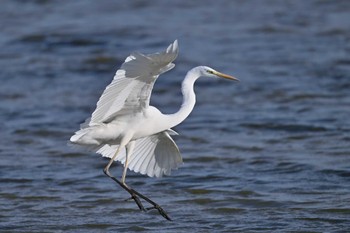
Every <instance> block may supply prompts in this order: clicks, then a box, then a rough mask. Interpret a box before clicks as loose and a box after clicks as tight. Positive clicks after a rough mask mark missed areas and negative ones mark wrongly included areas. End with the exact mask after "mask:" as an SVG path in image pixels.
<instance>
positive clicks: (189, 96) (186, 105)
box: [166, 67, 201, 129]
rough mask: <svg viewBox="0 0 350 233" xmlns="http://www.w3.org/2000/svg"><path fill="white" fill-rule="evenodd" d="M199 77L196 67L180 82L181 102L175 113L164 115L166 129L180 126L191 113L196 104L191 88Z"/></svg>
mask: <svg viewBox="0 0 350 233" xmlns="http://www.w3.org/2000/svg"><path fill="white" fill-rule="evenodd" d="M200 76H201V74H200V72H199V69H198V68H197V67H195V68H193V69H191V70H190V71H188V72H187V74H186V77H185V79H184V80H183V81H182V87H181V91H182V95H183V100H182V104H181V107H180V109H179V111H177V112H176V113H173V114H167V115H166V121H167V122H166V124H167V128H168V129H170V128H172V127H174V126H176V125H178V124H180V123H181V122H182V121H184V120H185V119H186V118H187V117H188V115H190V113H191V112H192V110H193V108H194V105H195V104H196V94H195V93H194V90H193V86H194V83H195V82H196V80H197V79H198V78H199V77H200Z"/></svg>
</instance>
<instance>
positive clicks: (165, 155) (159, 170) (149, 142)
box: [97, 130, 182, 177]
mask: <svg viewBox="0 0 350 233" xmlns="http://www.w3.org/2000/svg"><path fill="white" fill-rule="evenodd" d="M169 132H172V131H170V130H169ZM117 149H118V145H107V144H106V145H104V146H103V147H102V148H100V149H99V150H98V151H97V153H99V154H102V155H103V157H108V158H111V157H112V156H113V155H114V153H115V152H116V150H117ZM125 158H126V153H125V149H124V150H122V151H121V152H120V154H119V155H118V156H117V158H116V160H118V161H120V162H121V163H122V164H124V163H125ZM180 164H182V157H181V154H180V151H179V149H178V147H177V145H176V143H175V142H174V140H173V139H172V138H171V137H170V135H169V133H168V131H163V132H160V133H158V134H154V135H151V136H148V137H144V138H140V139H137V140H135V148H134V151H133V153H132V154H131V155H130V158H129V162H128V168H129V169H130V170H132V171H135V172H139V173H141V174H147V175H148V176H150V177H154V176H155V177H161V176H163V175H164V174H165V175H170V173H171V170H172V169H176V168H177V167H178V166H179V165H180Z"/></svg>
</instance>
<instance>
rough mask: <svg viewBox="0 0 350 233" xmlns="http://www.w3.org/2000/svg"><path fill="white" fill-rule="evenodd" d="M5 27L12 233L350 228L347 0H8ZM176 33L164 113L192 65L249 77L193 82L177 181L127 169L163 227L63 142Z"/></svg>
mask: <svg viewBox="0 0 350 233" xmlns="http://www.w3.org/2000/svg"><path fill="white" fill-rule="evenodd" d="M0 26H1V31H0V65H1V72H0V79H1V85H0V113H1V114H0V129H1V130H0V138H1V143H0V154H1V160H0V187H1V188H0V231H1V232H112V231H114V232H187V231H188V229H193V231H194V232H346V231H347V230H348V229H349V228H350V221H349V219H350V208H349V206H350V191H349V190H350V182H349V181H350V157H349V156H350V147H349V145H350V123H349V122H350V121H349V116H350V77H349V73H350V59H349V52H350V44H349V41H350V31H349V28H350V3H349V2H348V1H341V0H339V1H324V0H311V1H302V0H286V1H274V0H261V1H240V0H236V1H219V2H217V3H215V4H214V3H213V2H212V1H201V2H200V3H197V2H196V1H195V2H193V3H192V2H188V1H143V0H140V1H104V0H103V1H92V0H91V1H90V0H88V1H86V0H84V1H83V0H76V1H44V0H41V1H40V0H37V1H34V0H33V1H25V2H24V1H10V0H4V1H2V3H1V8H0ZM175 39H178V40H179V45H180V55H179V57H178V59H177V61H176V64H177V66H176V67H175V69H174V70H173V71H172V72H169V73H167V74H165V75H163V76H162V77H161V78H160V79H159V80H158V82H157V83H156V85H155V90H154V94H153V96H152V104H154V105H155V106H157V107H159V108H160V109H161V110H162V111H163V112H166V113H170V112H174V111H176V110H177V109H178V108H179V106H180V104H181V96H180V84H181V81H182V78H183V77H184V75H185V74H186V72H187V70H188V69H190V68H192V67H193V66H197V65H209V66H211V67H213V68H216V69H218V70H220V71H222V72H225V73H230V74H232V75H235V76H236V77H238V78H240V80H241V82H240V83H239V84H237V83H230V82H225V81H224V80H223V81H212V80H200V81H199V82H198V84H197V87H196V92H197V106H196V108H195V110H194V112H193V113H192V114H191V115H190V117H189V118H188V119H187V120H186V121H185V122H184V123H183V124H181V125H180V126H178V127H176V131H178V132H179V133H180V136H178V137H176V138H175V140H176V142H177V144H178V145H179V147H180V150H181V152H182V155H183V157H184V165H183V166H182V167H181V168H180V169H179V170H177V171H175V172H173V173H172V176H169V177H165V178H162V179H152V178H148V177H145V176H141V175H138V174H134V173H132V172H129V174H128V178H127V181H128V183H129V184H130V185H131V186H132V187H134V188H135V189H137V190H139V191H140V192H142V193H144V194H145V195H148V196H149V197H151V198H152V199H154V200H155V201H156V202H158V203H159V204H161V205H162V206H163V208H164V209H165V210H167V212H168V213H169V215H170V216H171V217H172V218H173V220H174V221H173V222H168V221H165V220H164V219H162V217H161V216H159V215H158V214H157V213H156V212H154V211H150V212H148V213H143V212H140V211H138V210H137V206H136V205H135V204H134V203H132V202H125V201H124V199H126V198H128V195H127V193H125V192H124V191H123V190H121V189H120V188H119V187H117V186H116V185H115V184H114V183H113V181H111V180H109V179H107V178H106V177H105V176H104V174H103V172H102V168H103V167H104V166H105V165H106V163H107V162H108V161H107V160H106V159H103V158H101V157H100V156H99V155H97V154H93V153H87V152H84V151H76V150H73V149H72V148H70V147H67V145H66V143H67V140H68V139H69V137H70V136H71V134H72V133H73V132H74V131H75V130H77V128H78V127H79V124H80V123H81V122H83V121H84V119H85V118H86V117H88V116H89V115H90V114H91V112H92V111H93V110H94V107H95V103H96V102H97V100H98V98H99V96H100V95H101V93H102V91H103V90H104V87H105V86H106V85H107V84H108V83H109V82H110V81H111V79H112V77H113V75H114V73H115V71H116V69H117V68H118V67H119V66H120V65H121V63H122V62H123V60H124V59H125V57H126V56H128V55H129V53H130V52H132V51H135V50H136V51H141V52H144V53H148V52H156V51H161V50H163V49H164V48H165V47H166V46H167V45H168V44H170V43H171V42H172V41H173V40H175ZM112 171H113V173H114V174H116V175H119V174H121V172H122V170H121V167H120V166H114V167H112Z"/></svg>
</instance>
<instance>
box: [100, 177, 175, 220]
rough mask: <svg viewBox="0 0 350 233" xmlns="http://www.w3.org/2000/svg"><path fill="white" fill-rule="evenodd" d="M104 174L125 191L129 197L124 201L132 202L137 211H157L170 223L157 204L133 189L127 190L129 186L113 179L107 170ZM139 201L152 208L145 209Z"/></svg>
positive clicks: (167, 216)
mask: <svg viewBox="0 0 350 233" xmlns="http://www.w3.org/2000/svg"><path fill="white" fill-rule="evenodd" d="M104 173H105V174H106V175H107V176H108V177H109V178H111V179H112V180H114V181H115V182H117V183H118V184H119V185H120V186H121V187H122V188H123V189H124V190H125V191H127V192H128V193H129V194H130V195H131V197H130V198H128V199H126V200H125V201H129V200H134V201H135V203H136V205H137V206H138V207H139V209H140V210H141V211H145V212H147V211H148V210H152V209H156V210H158V213H159V214H160V215H162V216H163V217H164V218H165V219H167V220H169V221H172V220H171V218H170V217H169V215H168V214H167V213H166V212H165V211H164V210H163V208H162V207H161V206H160V205H158V204H157V203H155V202H154V201H152V200H151V199H149V198H148V197H146V196H144V195H143V194H141V193H139V192H137V191H136V190H135V189H132V188H129V186H127V185H126V184H125V183H123V182H121V181H119V180H118V179H117V178H115V177H113V176H112V175H111V174H110V173H109V171H108V170H104ZM140 198H141V199H143V200H145V201H146V202H148V203H149V204H151V205H152V207H148V208H145V207H144V206H143V204H142V202H141V200H140Z"/></svg>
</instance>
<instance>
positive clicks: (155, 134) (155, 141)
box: [70, 40, 237, 220]
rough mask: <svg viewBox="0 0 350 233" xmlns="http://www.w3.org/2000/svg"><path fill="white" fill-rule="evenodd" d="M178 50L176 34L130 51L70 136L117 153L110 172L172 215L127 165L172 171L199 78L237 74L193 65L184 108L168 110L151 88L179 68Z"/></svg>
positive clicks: (134, 194) (165, 172)
mask: <svg viewBox="0 0 350 233" xmlns="http://www.w3.org/2000/svg"><path fill="white" fill-rule="evenodd" d="M177 55H178V43H177V41H176V40H175V41H174V43H172V44H170V45H169V47H168V48H167V49H166V50H165V51H163V52H161V53H155V54H149V55H144V54H141V53H132V54H131V55H130V56H128V57H127V58H126V59H125V62H124V63H123V64H122V66H121V68H120V69H119V70H117V72H116V74H115V76H114V78H113V80H112V82H111V84H109V85H108V86H107V87H106V89H105V90H104V92H103V94H102V95H101V97H100V99H99V101H98V102H97V106H96V109H95V111H94V112H93V113H92V115H91V118H89V119H87V120H86V121H85V123H84V124H82V125H81V129H80V130H78V131H77V132H75V134H74V135H73V136H72V137H71V138H70V141H71V142H72V143H74V144H78V145H81V146H85V147H87V148H89V149H92V150H94V151H96V152H97V153H99V154H102V155H103V156H104V157H107V158H110V159H111V160H110V162H109V163H108V165H107V166H106V168H105V169H104V172H105V174H106V175H107V176H109V177H110V178H112V179H113V180H115V181H116V182H117V183H118V184H119V185H121V187H123V188H124V189H125V190H127V191H128V192H129V193H130V195H131V196H132V198H133V199H134V200H135V202H136V203H137V205H138V206H139V208H140V209H141V210H145V208H144V207H143V205H142V204H141V202H140V200H139V198H142V199H144V200H145V201H147V202H149V203H150V204H152V205H153V207H154V208H156V209H158V211H159V212H160V213H161V214H162V215H163V216H164V217H165V218H167V219H169V220H170V218H169V216H167V214H166V213H165V212H164V211H163V210H162V208H161V207H160V206H159V205H157V204H156V203H155V202H153V201H152V200H150V199H149V198H147V197H145V196H143V195H142V194H140V193H138V192H136V191H135V190H134V189H130V188H129V187H128V186H127V185H126V184H125V176H126V171H127V168H129V169H130V170H133V171H135V172H139V173H141V174H146V175H148V176H150V177H154V176H155V177H161V176H162V175H169V174H170V172H171V170H172V169H176V168H177V167H178V166H179V165H180V164H181V163H182V157H181V155H180V152H179V149H178V147H177V145H176V144H175V142H174V140H173V139H172V138H171V137H170V135H173V134H176V132H174V131H173V130H171V128H172V127H174V126H176V125H178V124H180V123H181V122H182V121H183V120H185V119H186V118H187V116H188V115H189V114H190V113H191V111H192V109H193V107H194V105H195V102H196V96H195V93H194V90H193V85H194V83H195V81H196V80H197V79H198V78H199V77H204V76H205V77H212V78H217V77H221V78H227V79H231V80H237V79H236V78H234V77H232V76H229V75H226V74H223V73H220V72H218V71H215V70H214V69H212V68H210V67H207V66H198V67H195V68H193V69H191V70H190V71H188V73H187V75H186V77H185V79H184V81H183V82H182V88H181V90H182V94H183V102H182V105H181V107H180V109H179V111H177V112H176V113H173V114H162V113H161V112H160V111H159V110H158V109H157V108H155V107H153V106H150V105H149V101H150V96H151V92H152V89H153V85H154V82H155V81H156V79H157V78H158V77H159V75H160V74H162V73H164V72H166V71H169V70H171V69H172V68H174V66H175V65H174V64H173V63H172V62H173V61H174V60H175V58H176V57H177ZM114 160H117V161H120V162H121V163H122V164H124V171H123V175H122V179H121V181H119V180H117V179H116V178H114V177H113V176H112V175H111V174H110V172H109V168H110V166H111V164H112V163H113V161H114Z"/></svg>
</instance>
